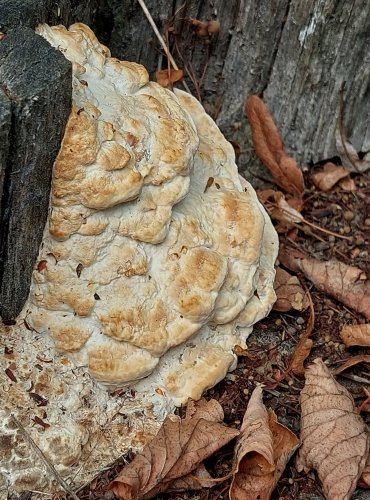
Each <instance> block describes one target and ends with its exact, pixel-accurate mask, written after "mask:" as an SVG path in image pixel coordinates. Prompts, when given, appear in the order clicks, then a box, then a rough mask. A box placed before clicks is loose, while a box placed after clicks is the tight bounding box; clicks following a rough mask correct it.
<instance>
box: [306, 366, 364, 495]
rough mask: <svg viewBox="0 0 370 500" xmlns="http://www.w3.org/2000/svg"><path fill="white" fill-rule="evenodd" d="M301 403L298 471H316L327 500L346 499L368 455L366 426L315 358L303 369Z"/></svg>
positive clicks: (342, 389)
mask: <svg viewBox="0 0 370 500" xmlns="http://www.w3.org/2000/svg"><path fill="white" fill-rule="evenodd" d="M300 401H301V409H302V416H301V442H302V446H301V448H300V450H299V454H298V459H297V469H298V470H299V471H301V470H303V469H305V470H306V471H309V470H311V469H316V470H317V473H318V475H319V478H320V480H321V482H322V485H323V490H324V494H325V498H326V499H327V500H346V499H349V498H350V496H351V494H352V493H353V491H354V489H355V488H356V484H357V481H358V478H359V477H360V476H361V474H362V472H363V470H364V467H365V462H366V459H367V456H368V453H369V438H368V436H367V432H366V426H365V424H364V422H363V420H362V418H361V417H360V416H359V415H358V414H357V413H356V411H355V405H354V401H353V398H352V396H351V394H350V393H349V392H348V391H347V389H346V388H345V387H343V386H342V385H340V384H339V383H338V382H337V381H336V380H335V379H334V378H333V376H332V375H331V373H330V371H329V370H328V368H327V367H326V366H325V365H324V363H323V361H322V360H321V359H316V360H315V361H314V362H313V363H312V364H311V365H310V366H309V367H308V368H307V370H306V383H305V386H304V388H303V390H302V392H301V395H300Z"/></svg>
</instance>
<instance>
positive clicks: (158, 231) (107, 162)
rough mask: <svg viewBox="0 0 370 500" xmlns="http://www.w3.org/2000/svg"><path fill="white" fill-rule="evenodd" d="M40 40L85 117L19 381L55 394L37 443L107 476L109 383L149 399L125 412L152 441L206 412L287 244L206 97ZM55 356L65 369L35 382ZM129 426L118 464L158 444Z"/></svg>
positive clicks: (62, 181) (58, 187) (69, 132)
mask: <svg viewBox="0 0 370 500" xmlns="http://www.w3.org/2000/svg"><path fill="white" fill-rule="evenodd" d="M38 33H39V34H40V35H41V36H43V37H45V38H46V39H47V40H48V41H49V42H50V43H51V44H52V45H53V46H54V47H55V48H58V49H59V50H61V51H62V52H63V53H64V55H65V57H66V58H67V59H69V60H70V61H72V63H73V109H72V112H71V115H70V118H69V121H68V124H67V128H66V131H65V136H64V139H63V143H62V146H61V149H60V152H59V155H58V157H57V159H56V161H55V165H54V170H53V181H52V193H51V202H50V214H49V219H48V222H47V225H46V229H45V233H44V239H43V242H42V245H41V248H40V254H39V259H38V261H37V263H36V265H35V270H34V273H33V280H32V285H31V292H30V298H29V302H28V304H27V307H26V309H25V312H24V316H25V317H26V324H27V325H28V328H31V329H32V330H33V331H32V332H30V331H28V330H26V329H25V327H24V326H23V327H22V326H19V325H18V326H17V327H15V329H14V332H13V335H14V338H15V337H17V338H18V342H19V339H23V340H22V342H23V344H24V343H27V342H28V344H29V345H28V347H24V345H23V347H22V349H23V351H22V352H23V354H21V353H19V354H18V356H23V357H22V363H19V361H17V365H18V366H19V365H20V364H22V366H23V368H22V370H23V372H22V371H21V372H20V374H18V377H20V379H21V378H22V373H26V372H27V370H28V377H29V379H31V380H36V379H35V377H36V375H37V377H38V378H39V377H40V373H42V374H43V375H44V376H45V377H48V378H49V385H51V386H52V387H49V386H48V384H47V383H46V382H44V388H43V389H40V388H39V389H38V390H39V392H43V393H44V395H45V394H46V396H47V398H48V401H49V404H48V406H46V407H45V413H46V414H47V417H46V418H44V419H43V420H45V421H47V422H48V423H49V424H50V419H51V420H52V423H51V424H50V427H47V428H44V429H35V428H32V429H31V431H30V432H31V435H32V437H33V439H34V440H35V442H37V443H38V445H39V446H40V447H41V448H42V449H43V451H44V452H45V454H46V455H47V456H48V457H49V458H50V459H51V460H53V463H56V464H57V465H58V466H59V468H60V470H61V471H62V472H63V470H64V469H63V467H67V466H68V467H69V468H71V463H75V462H76V461H77V462H78V460H80V461H81V463H84V464H85V465H84V467H85V469H86V468H87V467H88V466H87V465H86V464H88V463H90V465H89V466H90V468H91V470H92V469H93V465H92V463H93V459H91V458H89V460H90V462H89V460H87V459H85V461H82V458H83V456H84V453H85V451H86V449H87V448H89V447H90V448H91V447H92V446H93V444H92V441H93V439H92V436H94V437H95V438H96V439H97V440H98V441H99V442H100V446H101V448H102V447H104V439H102V438H101V436H102V435H104V434H105V433H106V431H107V429H106V427H104V426H106V425H107V422H108V421H109V418H111V416H112V415H113V414H114V412H115V411H116V410H117V408H118V407H119V406H122V400H120V401H116V400H115V399H114V398H113V397H112V396H110V395H109V392H108V391H107V390H106V389H105V388H104V387H103V386H102V385H101V384H104V385H105V386H107V387H108V388H109V389H112V388H115V387H116V388H122V387H125V386H128V387H130V389H132V388H133V389H134V390H135V394H137V401H141V403H140V404H139V403H134V402H133V401H132V399H133V396H132V394H133V393H132V392H130V394H131V396H130V398H128V400H127V401H126V403H124V404H126V407H127V408H126V409H125V410H124V411H126V412H127V414H129V413H130V411H131V410H132V408H134V410H135V411H138V408H139V409H141V411H142V414H141V417H140V418H141V420H142V422H144V423H142V425H143V426H144V427H145V426H146V428H147V429H149V431H148V433H149V434H150V433H151V432H154V430H153V429H155V428H156V426H157V425H158V424H157V423H156V422H155V416H157V417H161V418H163V416H164V414H165V413H167V412H168V411H170V410H171V409H173V407H174V405H180V404H183V403H186V402H187V401H188V399H189V398H194V399H197V398H199V397H200V396H201V394H202V393H203V392H204V391H205V390H206V389H207V388H209V387H212V386H213V385H215V384H216V383H217V382H218V381H220V380H221V379H222V378H223V377H224V376H225V374H226V372H227V371H228V370H229V369H232V368H234V367H235V364H236V357H235V355H234V354H233V348H234V346H235V345H241V346H245V340H246V338H247V336H248V334H249V333H250V332H251V330H252V325H253V324H254V323H255V322H256V321H258V320H259V319H261V318H263V317H264V316H266V314H267V313H268V312H269V310H270V308H271V306H272V304H273V302H274V300H275V294H274V291H273V281H274V262H275V258H276V255H277V249H278V242H277V237H276V233H275V231H274V229H273V227H272V225H271V222H270V220H269V218H268V216H267V215H266V212H265V211H264V209H263V207H262V206H261V204H260V203H259V202H258V200H257V197H256V194H255V192H254V190H253V188H252V187H251V186H250V185H249V184H248V183H247V182H246V181H245V180H244V179H242V178H241V177H240V176H239V175H238V172H237V167H236V165H235V162H234V153H233V149H232V147H231V145H230V144H229V143H228V142H227V141H226V140H225V138H224V137H223V135H222V134H221V132H220V131H219V129H218V128H217V126H216V124H215V123H214V122H213V121H212V119H211V118H210V117H209V116H208V115H207V114H206V113H205V111H204V109H203V107H202V106H201V105H200V104H199V103H198V102H197V101H196V100H195V99H194V98H193V97H191V96H190V95H188V94H186V93H184V92H181V91H179V90H175V91H174V92H171V91H169V90H166V89H163V88H162V87H160V86H159V85H158V84H156V83H152V82H149V79H148V74H147V72H146V70H145V69H144V68H143V67H142V66H140V65H139V64H135V63H130V62H125V61H119V60H117V59H115V58H112V57H110V53H109V50H108V49H107V48H106V47H104V46H103V45H101V44H99V42H98V41H97V39H96V37H95V36H94V34H93V33H92V31H91V30H90V29H89V28H87V27H86V26H84V25H82V24H75V25H73V26H71V27H70V29H69V30H67V29H65V28H64V27H62V26H57V27H49V26H46V25H42V26H40V27H39V28H38ZM27 339H28V341H27ZM50 339H52V341H51V340H50ZM14 342H15V344H16V343H17V339H15V340H14ZM15 344H14V345H13V348H16V347H17V346H16V345H15ZM22 349H20V350H22ZM45 350H47V356H49V358H50V359H52V360H53V363H52V367H50V366H47V364H44V365H43V366H42V370H40V373H39V374H36V375H35V373H36V372H37V370H36V372H35V367H34V366H35V363H36V364H37V358H38V357H40V356H41V359H42V360H45V358H44V357H43V355H42V354H40V353H42V352H44V351H45ZM31 351H32V353H31ZM27 363H28V364H29V365H30V366H29V367H27ZM39 363H41V364H42V362H41V361H39ZM32 377H33V378H32ZM91 377H92V379H91ZM96 381H97V382H99V383H101V384H97V383H96ZM7 382H10V381H9V380H7ZM35 383H36V382H35ZM8 385H10V386H12V385H13V386H15V385H17V384H8ZM21 385H22V384H18V389H14V387H11V388H10V389H9V390H10V394H11V395H13V396H12V397H10V403H9V405H8V407H7V408H5V410H8V413H6V418H7V419H8V420H6V422H7V424H4V419H3V428H4V425H5V427H6V431H5V434H4V432H3V434H4V435H6V436H10V437H9V439H13V440H14V439H15V438H14V429H13V431H11V428H12V425H11V423H9V422H10V420H9V418H10V417H9V412H11V411H13V413H14V412H15V413H17V411H18V414H19V412H20V413H21V412H22V410H21V408H22V407H23V408H25V407H27V404H28V405H29V404H30V402H29V395H28V393H27V392H26V391H27V390H28V389H29V388H27V389H26V386H27V384H25V383H24V384H23V386H22V388H20V386H21ZM22 390H23V393H22ZM12 391H13V392H12ZM14 391H18V392H16V393H15V392H14ZM32 391H34V392H35V393H37V391H36V390H34V389H32ZM92 404H94V405H95V406H94V412H95V413H94V412H92V411H91V405H92ZM12 405H13V406H12ZM140 405H141V406H140ZM151 407H153V410H151V409H150V408H151ZM12 408H13V410H12ZM14 408H15V409H17V410H14ZM130 409H131V410H130ZM103 413H104V415H105V417H104V418H102V414H103ZM30 414H33V412H32V411H31V412H30ZM4 418H5V417H4ZM29 418H30V417H29V416H28V417H27V418H26V420H25V421H24V422H25V425H29ZM39 418H41V419H42V414H41V413H40V416H39ZM99 418H101V421H100V422H99ZM137 419H138V418H136V420H137ZM93 421H94V422H93ZM71 422H73V423H72V425H71ZM118 422H120V423H119V425H118ZM150 422H152V423H151V424H150ZM127 425H128V424H127V423H122V419H118V420H116V421H115V422H113V423H110V425H109V432H110V433H111V434H112V435H113V436H116V435H120V437H119V438H118V437H116V438H115V444H116V448H117V449H116V450H115V452H113V451H112V450H111V449H110V448H109V446H106V448H109V450H106V451H105V455H104V453H103V460H104V459H105V460H106V462H105V463H107V462H108V458H110V459H113V458H115V457H116V456H117V453H118V454H119V453H122V452H123V451H126V450H127V449H128V447H129V446H133V447H135V446H136V447H138V448H140V446H142V445H143V444H144V442H145V437H143V436H142V439H141V441H140V439H139V440H138V439H137V432H138V428H139V427H138V425H137V423H136V424H133V425H131V427H130V429H131V431H130V433H129V432H128V431H127V429H126V431H124V432H126V435H125V438H123V437H122V435H121V434H122V428H125V426H126V427H127ZM117 426H118V427H117ZM135 426H136V427H135ZM39 427H40V426H39ZM144 427H143V428H144ZM13 428H14V423H13ZM150 429H151V430H150ZM3 430H4V429H3ZM12 432H13V434H12ZM99 433H100V434H99ZM135 433H136V434H135ZM144 434H145V433H144ZM99 436H100V437H99ZM135 436H136V442H135ZM0 437H1V436H0ZM54 442H55V443H56V444H55V446H54V447H53V443H54ZM72 443H73V446H71V444H72ZM135 443H136V445H135ZM90 451H91V450H90ZM14 453H16V451H15V452H13V454H14ZM85 454H86V453H85ZM101 456H102V455H101V454H100V457H101ZM58 457H59V459H58ZM89 457H91V454H90V455H89ZM13 458H14V457H13ZM11 462H12V460H11V459H9V463H11ZM63 464H64V465H63ZM103 465H104V464H103V463H100V467H102V466H103ZM12 467H13V469H12V472H9V470H10V469H8V472H7V474H8V475H7V477H8V479H9V477H11V481H12V482H13V483H17V479H16V476H17V472H16V471H15V469H14V460H13V465H12ZM5 468H6V467H5ZM20 468H21V466H19V469H20ZM36 475H37V474H36V473H35V477H36ZM87 475H88V473H87ZM85 478H86V471H85ZM34 480H35V481H36V479H34ZM29 481H30V482H32V481H33V479H32V480H31V479H30V480H29ZM36 482H37V481H36ZM32 484H34V482H32ZM18 489H19V486H18Z"/></svg>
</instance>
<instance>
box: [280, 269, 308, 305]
mask: <svg viewBox="0 0 370 500" xmlns="http://www.w3.org/2000/svg"><path fill="white" fill-rule="evenodd" d="M274 289H275V293H276V302H275V304H274V306H273V309H275V311H280V312H288V311H290V310H291V309H295V310H296V311H305V310H306V309H307V307H308V306H309V301H308V298H307V294H306V292H305V291H304V290H303V288H302V286H301V284H300V282H299V279H298V278H297V276H292V275H291V274H289V273H288V272H287V271H284V269H282V268H281V267H277V269H276V275H275V283H274Z"/></svg>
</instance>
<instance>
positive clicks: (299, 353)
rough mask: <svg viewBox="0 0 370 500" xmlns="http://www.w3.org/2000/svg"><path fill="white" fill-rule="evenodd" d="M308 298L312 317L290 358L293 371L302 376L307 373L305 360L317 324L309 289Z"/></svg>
mask: <svg viewBox="0 0 370 500" xmlns="http://www.w3.org/2000/svg"><path fill="white" fill-rule="evenodd" d="M307 298H308V303H309V306H310V317H309V320H308V322H307V326H306V330H305V332H304V333H303V334H302V336H301V338H300V339H299V342H298V344H297V345H296V346H295V348H294V351H293V354H292V357H291V360H290V369H291V371H292V372H293V373H294V374H295V375H300V376H302V375H304V373H305V367H304V362H305V361H306V359H307V358H308V356H309V354H310V352H311V349H312V346H313V341H312V340H311V339H310V337H311V335H312V332H313V327H314V325H315V309H314V306H313V302H312V298H311V295H310V293H309V291H308V290H307Z"/></svg>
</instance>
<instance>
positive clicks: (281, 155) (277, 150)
mask: <svg viewBox="0 0 370 500" xmlns="http://www.w3.org/2000/svg"><path fill="white" fill-rule="evenodd" d="M245 114H246V116H247V118H248V120H249V123H250V126H251V129H252V139H253V145H254V148H255V150H256V154H257V156H258V157H259V158H260V160H261V161H262V162H263V163H264V164H265V165H266V167H267V168H268V169H269V170H270V172H271V174H272V176H273V178H274V180H275V182H276V184H277V185H278V186H280V187H281V189H283V190H284V191H286V192H287V193H289V194H292V195H293V196H295V197H297V198H302V195H303V192H304V181H303V174H302V171H301V169H300V168H299V167H298V165H297V162H296V161H295V160H294V159H293V158H291V157H290V156H289V155H288V154H287V153H286V152H285V149H284V144H283V141H282V139H281V137H280V134H279V131H278V129H277V127H276V125H275V123H274V120H273V118H272V116H271V113H270V111H269V110H268V108H267V106H266V104H265V103H264V102H263V101H262V99H260V98H259V97H258V96H256V95H252V96H250V97H248V99H247V101H246V104H245Z"/></svg>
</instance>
